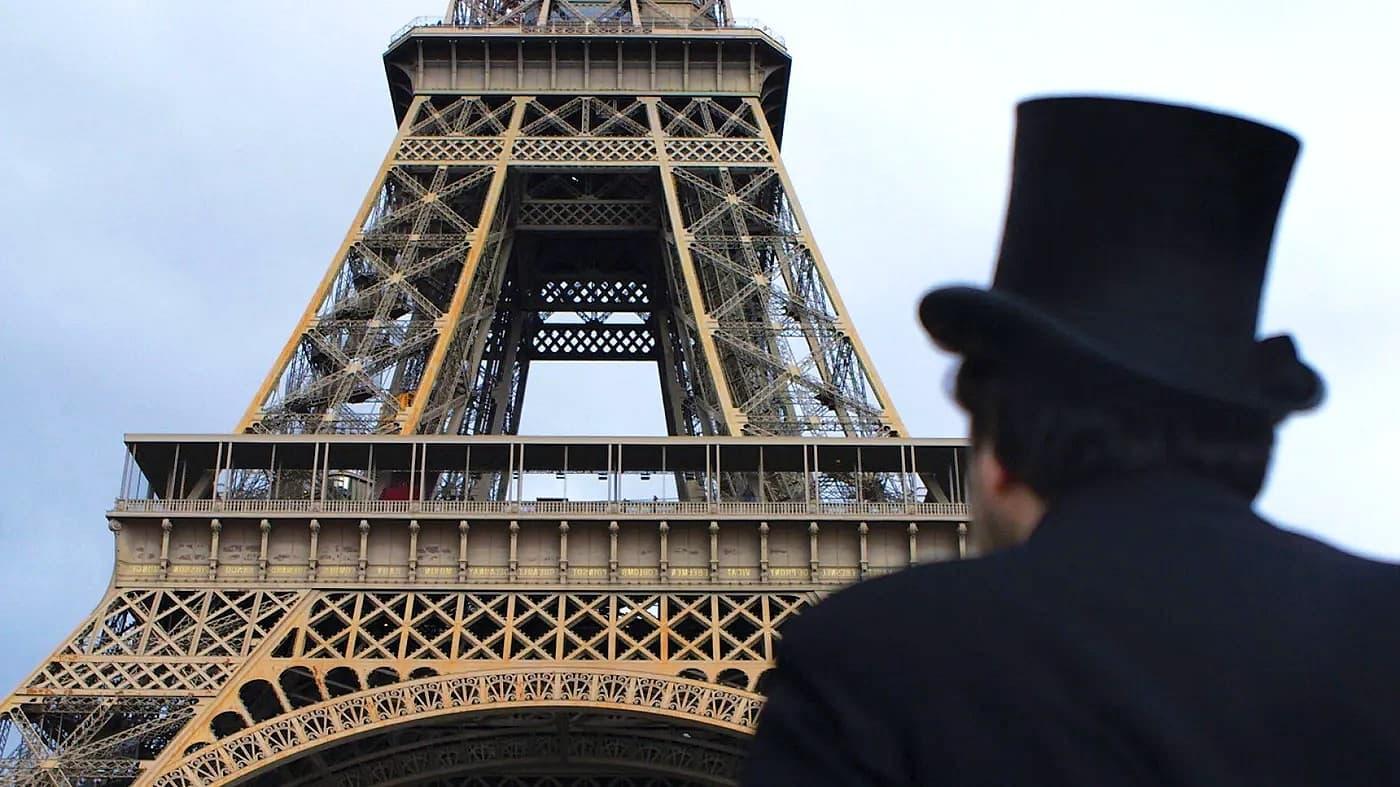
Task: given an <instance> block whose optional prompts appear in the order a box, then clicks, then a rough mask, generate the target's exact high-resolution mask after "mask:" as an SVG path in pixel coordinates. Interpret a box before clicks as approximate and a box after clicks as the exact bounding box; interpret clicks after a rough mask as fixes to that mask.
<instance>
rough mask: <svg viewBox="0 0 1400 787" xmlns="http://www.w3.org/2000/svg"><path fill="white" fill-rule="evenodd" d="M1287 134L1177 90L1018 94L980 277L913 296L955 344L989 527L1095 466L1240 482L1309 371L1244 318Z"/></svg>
mask: <svg viewBox="0 0 1400 787" xmlns="http://www.w3.org/2000/svg"><path fill="white" fill-rule="evenodd" d="M1298 149H1299V143H1298V140H1297V139H1296V138H1295V137H1293V136H1292V135H1291V134H1288V133H1287V132H1284V131H1281V130H1279V129H1276V128H1271V127H1269V126H1265V125H1263V124H1260V123H1256V122H1253V121H1250V120H1246V119H1243V118H1238V117H1232V116H1229V115H1222V114H1218V113H1215V112H1208V111H1205V110H1200V109H1195V108H1191V107H1184V106H1173V105H1167V104H1159V103H1154V102H1144V101H1132V100H1123V99H1111V98H1096V97H1087V98H1073V97H1062V98H1049V99H1038V100H1033V101H1027V102H1024V103H1022V104H1021V105H1020V106H1019V107H1018V110H1017V128H1016V142H1015V152H1014V160H1013V163H1012V179H1011V195H1010V199H1009V202H1008V204H1007V212H1006V227H1005V230H1004V232H1003V233H1002V242H1001V253H1000V256H999V257H998V259H997V265H996V273H995V276H994V277H993V281H992V286H991V287H990V288H980V287H966V286H953V287H942V288H939V289H936V290H934V291H932V292H930V293H928V294H927V295H926V296H925V297H924V299H923V302H922V303H921V304H920V309H919V314H920V319H921V320H922V321H923V324H924V327H925V329H927V330H928V332H929V335H930V336H932V337H933V339H934V340H935V341H936V342H937V343H938V344H939V345H940V346H941V347H943V348H944V349H945V350H948V351H950V352H953V353H956V354H958V355H960V356H962V357H963V358H964V359H965V360H964V363H963V367H962V369H961V371H960V372H959V374H958V381H957V391H956V396H957V399H958V401H959V402H960V403H961V404H962V406H963V407H964V408H966V409H967V411H968V412H969V414H970V415H971V416H972V436H973V442H974V461H973V472H972V473H970V474H969V480H970V482H971V484H972V486H973V489H972V499H973V502H974V505H975V507H976V509H977V512H978V513H979V514H980V517H979V518H980V519H981V520H982V522H983V523H982V526H981V528H979V529H981V530H982V531H983V532H984V534H986V535H989V536H991V537H992V538H991V542H992V543H991V545H997V544H998V543H1004V542H1016V541H1020V540H1022V539H1023V538H1024V537H1025V535H1026V534H1028V533H1029V531H1030V528H1032V527H1033V526H1034V525H1035V523H1036V522H1037V521H1038V520H1039V519H1040V514H1041V513H1042V512H1043V511H1044V509H1045V507H1046V506H1047V505H1053V504H1054V503H1055V502H1056V500H1057V499H1059V498H1060V497H1061V496H1063V495H1065V494H1068V493H1070V492H1072V491H1074V490H1075V489H1077V488H1079V487H1082V486H1086V485H1089V484H1092V483H1094V482H1097V481H1100V480H1106V479H1107V478H1108V477H1110V476H1114V475H1123V474H1130V473H1138V472H1144V471H1151V470H1159V469H1171V470H1178V471H1187V472H1193V473H1197V474H1201V475H1205V476H1209V477H1211V478H1214V479H1217V480H1220V481H1223V482H1224V483H1226V484H1228V485H1229V486H1231V487H1233V488H1234V489H1236V490H1237V491H1238V492H1239V493H1240V494H1241V495H1242V496H1244V497H1247V498H1253V497H1254V496H1255V495H1257V494H1258V492H1259V487H1260V486H1261V484H1262V482H1263V478H1264V473H1265V471H1266V469H1267V467H1268V462H1269V455H1270V452H1271V450H1272V447H1273V432H1274V427H1275V426H1276V425H1277V424H1278V422H1279V421H1280V420H1282V418H1283V417H1284V416H1285V415H1287V414H1289V413H1293V412H1298V411H1301V410H1307V409H1310V408H1312V407H1315V406H1316V405H1317V404H1318V403H1319V402H1321V401H1322V397H1323V390H1324V387H1323V384H1322V379H1321V378H1320V377H1319V376H1318V375H1317V373H1316V372H1315V371H1314V370H1313V369H1312V368H1311V367H1310V366H1308V364H1306V363H1305V362H1303V361H1302V360H1301V359H1300V358H1299V357H1298V353H1297V348H1296V346H1295V345H1294V342H1293V340H1292V338H1291V337H1289V336H1272V337H1267V338H1261V337H1259V336H1258V334H1257V327H1258V318H1259V302H1260V297H1261V295H1262V292H1263V286H1264V281H1265V277H1266V273H1267V269H1268V261H1269V252H1270V247H1271V245H1272V242H1273V236H1274V228H1275V225H1276V223H1277V220H1278V213H1279V208H1280V206H1281V205H1282V203H1283V197H1284V193H1285V191H1286V189H1287V185H1288V180H1289V177H1290V175H1291V173H1292V170H1293V163H1294V160H1295V158H1296V157H1297V154H1298ZM974 532H975V531H974Z"/></svg>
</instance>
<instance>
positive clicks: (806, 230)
mask: <svg viewBox="0 0 1400 787" xmlns="http://www.w3.org/2000/svg"><path fill="white" fill-rule="evenodd" d="M747 102H748V104H749V107H750V108H751V109H752V110H753V115H754V118H756V119H757V121H758V124H759V127H760V128H761V129H763V138H764V141H766V142H767V143H768V147H769V149H771V150H772V151H773V167H774V168H775V169H776V170H777V171H778V177H779V178H780V179H781V180H782V184H783V191H784V192H785V194H786V196H787V199H788V201H789V202H791V203H792V212H793V213H794V214H796V216H797V222H798V226H799V227H801V228H802V234H803V235H804V236H805V237H806V240H807V243H808V246H809V248H810V249H811V250H812V257H813V261H814V262H815V263H816V266H817V270H819V271H820V272H821V278H822V284H824V285H825V286H826V288H827V297H829V298H831V301H832V303H833V304H834V305H835V307H836V319H837V321H838V322H839V323H840V325H841V332H842V333H843V334H845V336H846V337H847V338H848V339H850V340H851V343H852V344H853V345H855V351H856V358H858V359H859V360H860V364H861V366H862V367H863V370H864V372H865V374H866V376H867V377H868V378H869V380H870V384H871V385H872V386H873V387H874V388H875V392H876V396H877V397H878V398H879V403H880V407H881V408H882V409H883V410H884V411H885V415H886V417H887V418H888V419H889V421H890V423H891V425H892V426H893V427H894V430H895V433H896V434H899V435H908V434H909V430H908V429H906V428H905V427H904V419H902V418H900V417H899V411H898V409H897V408H896V407H895V405H894V399H893V398H892V397H891V396H890V394H889V391H888V390H887V389H886V388H885V384H884V382H883V381H882V380H881V379H880V374H879V372H877V371H876V369H875V364H874V363H872V362H871V360H870V353H869V351H867V350H866V349H865V343H864V342H862V341H861V340H860V334H859V333H858V332H857V331H856V327H855V324H854V323H853V322H851V316H850V312H849V311H848V310H847V309H846V303H845V301H843V300H841V291H840V290H839V289H837V288H836V286H835V285H834V284H833V279H832V277H831V270H830V269H829V268H827V266H826V258H825V257H823V256H822V253H821V247H819V246H818V245H817V241H816V238H815V237H814V236H813V235H812V229H811V226H812V225H811V224H810V223H809V222H808V221H807V214H806V213H804V212H803V211H802V204H801V202H799V201H798V199H797V189H796V188H794V187H793V185H792V178H791V177H790V176H789V175H788V171H787V167H786V166H785V165H784V164H783V159H782V156H781V155H780V154H779V153H778V142H777V140H776V139H774V137H773V129H772V127H771V126H769V125H768V118H767V116H766V115H765V114H764V113H763V108H762V107H761V106H759V104H758V102H757V101H756V100H754V99H747Z"/></svg>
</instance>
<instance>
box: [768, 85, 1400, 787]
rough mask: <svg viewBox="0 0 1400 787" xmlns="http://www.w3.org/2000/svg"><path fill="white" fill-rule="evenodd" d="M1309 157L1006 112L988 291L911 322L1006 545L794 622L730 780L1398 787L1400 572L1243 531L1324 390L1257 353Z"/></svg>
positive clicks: (1152, 121) (976, 501)
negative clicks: (1293, 194) (952, 369)
mask: <svg viewBox="0 0 1400 787" xmlns="http://www.w3.org/2000/svg"><path fill="white" fill-rule="evenodd" d="M1297 148H1298V143H1297V141H1296V140H1295V139H1294V138H1293V137H1291V136H1290V135H1288V134H1286V133H1284V132H1281V131H1278V130H1276V129H1272V128H1269V127H1267V126H1263V125H1260V124H1257V123H1252V122H1249V121H1246V120H1242V119H1239V118H1233V117H1228V116H1224V115H1219V114H1215V113H1210V112H1204V111H1201V110H1196V109H1190V108H1185V107H1177V106H1166V105H1162V104H1152V103H1146V102H1137V101H1122V100H1110V99H1100V98H1054V99H1045V100H1038V101H1030V102H1027V103H1025V104H1022V105H1021V106H1020V108H1019V111H1018V128H1017V139H1016V148H1015V160H1014V175H1013V180H1012V188H1011V199H1010V203H1009V206H1008V209H1007V222H1006V228H1005V234H1004V236H1003V239H1002V250H1001V256H1000V258H999V260H998V263H997V271H996V275H995V280H994V282H993V284H992V287H991V288H990V289H989V290H979V289H973V288H966V287H954V288H945V289H940V290H936V291H934V292H932V293H930V294H929V295H927V296H926V297H925V299H924V301H923V303H922V306H921V308H920V315H921V318H922V321H923V323H924V326H925V328H926V329H927V330H928V331H929V333H930V334H931V335H932V337H933V338H934V339H935V341H937V342H938V343H939V344H940V345H941V346H943V347H944V348H945V349H947V350H949V351H952V352H954V353H958V354H959V355H961V356H962V364H961V367H960V369H959V371H958V373H957V381H956V391H955V395H956V398H957V400H958V402H959V404H960V405H961V406H962V407H963V408H964V409H966V410H967V412H968V413H969V415H970V416H971V430H972V468H971V472H970V474H969V476H970V477H969V481H968V485H969V496H970V499H971V500H972V513H973V520H974V521H973V528H974V532H976V531H981V534H982V535H983V537H984V543H986V544H988V545H989V546H991V547H1000V549H998V550H996V551H992V552H990V553H989V554H988V555H987V556H985V557H982V558H979V559H975V560H968V561H964V562H958V563H943V564H937V565H928V566H921V567H918V568H913V569H910V570H908V571H905V572H902V573H901V574H897V575H894V576H891V577H887V578H883V579H880V580H876V581H873V582H869V583H865V584H863V585H860V586H857V587H854V588H850V589H848V590H845V591H842V592H840V593H837V594H835V595H834V596H832V597H831V598H830V599H828V600H826V601H824V602H822V603H821V604H819V605H817V606H816V607H814V608H813V609H811V610H810V611H808V612H806V613H805V614H804V615H803V616H802V617H801V618H799V619H798V620H797V621H795V622H794V623H792V624H791V625H789V626H788V627H787V629H786V630H785V631H784V637H783V640H782V642H781V644H780V646H779V649H778V656H777V669H776V670H775V672H774V673H773V675H772V676H771V683H770V684H769V698H770V699H769V704H768V706H767V707H766V709H765V710H764V712H763V714H762V717H761V719H760V721H759V728H758V735H757V738H756V740H755V743H754V748H753V751H752V754H751V757H750V761H749V766H748V771H747V774H746V777H745V783H746V784H748V785H752V786H753V787H758V786H760V785H825V784H830V785H864V784H881V785H885V784H929V785H971V784H977V785H1076V786H1081V787H1082V786H1100V785H1142V784H1147V785H1271V786H1275V785H1295V784H1296V785H1331V784H1335V785H1375V784H1400V569H1397V568H1395V567H1392V566H1388V565H1383V564H1379V563H1373V562H1369V561H1366V560H1362V559H1359V558H1355V557H1351V556H1348V555H1346V554H1343V553H1341V552H1338V551H1336V550H1334V549H1331V548H1329V547H1327V546H1324V545H1322V544H1320V543H1318V542H1316V541H1313V540H1311V539H1308V538H1305V537H1302V536H1299V535H1295V534H1292V533H1288V532H1285V531H1283V530H1279V529H1277V528H1275V527H1273V526H1272V525H1270V524H1269V523H1267V522H1265V521H1263V520H1261V519H1259V518H1258V517H1257V516H1256V515H1255V514H1254V513H1253V512H1252V511H1251V502H1252V500H1253V499H1254V497H1255V496H1256V495H1257V494H1258V492H1259V488H1260V486H1261V484H1262V482H1263V479H1264V476H1265V472H1266V469H1267V465H1268V461H1269V456H1270V453H1271V451H1272V447H1273V439H1274V429H1275V427H1276V426H1277V425H1278V423H1279V422H1280V421H1281V420H1282V419H1283V418H1284V417H1286V416H1287V415H1288V414H1290V413H1292V412H1296V411H1300V410H1305V409H1308V408H1311V407H1314V406H1315V405H1317V403H1318V402H1319V401H1320V400H1321V397H1322V390H1323V389H1322V382H1321V380H1320V379H1319V378H1318V376H1317V375H1316V374H1315V373H1314V372H1313V370H1312V369H1311V368H1309V367H1308V366H1307V365H1305V364H1304V363H1303V362H1301V361H1300V360H1299V359H1298V356H1297V355H1296V353H1295V351H1294V345H1293V342H1292V340H1291V339H1290V338H1288V337H1274V338H1268V339H1263V340H1258V339H1256V337H1255V323H1256V319H1257V313H1258V305H1259V297H1260V290H1261V287H1262V284H1263V281H1264V273H1265V269H1266V266H1267V261H1268V255H1269V248H1270V245H1271V244H1272V238H1273V232H1274V224H1275V221H1276V218H1277V213H1278V209H1279V206H1280V203H1281V202H1282V199H1283V194H1284V190H1285V187H1286V185H1287V181H1288V177H1289V173H1290V172H1291V170H1292V166H1293V161H1294V158H1295V157H1296V154H1297ZM1321 263H1322V261H1319V264H1321ZM1337 437H1338V451H1337V454H1336V455H1335V456H1332V457H1326V458H1323V457H1319V460H1320V461H1345V460H1346V453H1345V451H1344V450H1343V446H1344V441H1345V439H1346V436H1345V435H1338V436H1337ZM1319 493H1320V494H1323V493H1325V492H1323V491H1322V490H1319ZM1387 497H1388V491H1387V490H1380V489H1378V490H1377V506H1376V515H1377V516H1378V517H1381V518H1393V514H1392V513H1391V509H1390V506H1389V504H1388V503H1387V502H1385V499H1386V498H1387Z"/></svg>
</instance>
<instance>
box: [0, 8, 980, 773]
mask: <svg viewBox="0 0 1400 787" xmlns="http://www.w3.org/2000/svg"><path fill="white" fill-rule="evenodd" d="M384 62H385V67H386V73H387V75H388V78H389V86H390V92H391V95H392V97H393V103H394V109H395V113H396V118H397V120H398V133H397V135H396V136H395V138H394V140H393V143H392V144H391V146H390V149H389V151H388V153H387V155H386V157H385V159H384V161H383V162H382V164H381V166H380V167H379V169H378V171H377V173H376V175H375V177H374V179H373V183H372V184H371V187H370V188H369V190H368V192H367V194H366V196H365V199H364V201H363V203H362V204H361V206H360V209H359V211H358V213H357V215H356V216H355V218H354V220H353V222H352V224H351V227H350V229H349V231H348V232H347V233H346V235H345V238H344V240H343V242H342V243H341V245H340V247H339V248H338V249H337V251H336V252H335V254H334V256H333V259H332V261H331V265H330V267H329V269H328V270H327V272H326V274H325V276H324V277H323V279H322V280H321V282H320V284H319V285H318V287H317V289H316V291H315V293H314V295H313V296H312V298H311V300H310V302H309V304H308V307H307V310H306V312H305V314H304V315H303V317H302V319H301V320H299V322H298V324H297V326H296V328H295V329H294V331H293V334H292V336H291V338H290V339H289V341H288V342H287V344H286V346H285V347H284V348H283V349H282V351H281V353H280V354H279V356H278V357H277V359H276V361H275V362H274V364H273V367H272V369H271V371H270V372H269V374H268V376H267V378H266V379H265V380H264V382H263V384H262V385H261V386H260V388H259V390H258V392H257V394H256V396H255V397H254V400H253V401H252V403H251V405H250V406H249V408H248V410H247V412H246V413H245V415H244V417H243V419H242V421H241V422H240V423H239V425H238V427H237V428H236V429H235V430H234V433H233V434H229V435H214V436H198V435H175V436H131V437H129V438H128V440H127V448H128V451H127V466H126V469H125V472H124V474H123V481H122V488H121V492H120V494H119V496H118V499H117V500H116V502H115V504H114V506H113V508H112V510H111V511H109V512H108V514H107V519H108V523H109V526H110V529H111V531H112V533H113V536H114V539H115V565H114V570H113V580H112V584H111V587H110V589H109V590H108V592H107V594H106V596H105V597H104V598H103V599H102V601H101V602H100V603H99V604H98V606H97V608H96V609H95V610H94V611H93V613H92V614H91V615H90V616H89V617H88V618H87V619H86V620H84V621H83V622H82V623H81V624H80V625H79V627H78V628H77V629H76V630H75V631H74V632H73V633H72V634H71V635H70V636H69V637H68V638H67V639H66V640H64V641H63V642H62V643H61V645H60V646H59V647H58V648H57V649H56V650H55V651H54V653H53V654H52V655H51V656H50V657H49V658H48V659H46V660H45V661H44V662H43V663H42V664H41V665H40V666H39V667H38V668H37V669H36V670H35V671H34V672H33V673H32V674H31V675H29V676H28V677H27V678H26V679H25V681H24V682H23V683H22V684H21V685H20V686H19V687H18V688H17V689H16V690H15V692H14V693H12V694H11V695H10V696H9V697H8V698H6V699H5V700H4V703H3V705H0V783H4V784H16V785H128V784H140V785H159V786H160V787H191V786H192V785H212V784H229V783H250V784H268V785H271V784H279V785H280V784H297V785H321V784H363V785H372V784H414V785H444V786H446V785H498V786H499V785H522V786H523V785H580V786H581V785H619V786H623V785H639V786H640V785H692V784H693V785H716V784H730V783H733V781H734V780H735V778H736V774H737V773H738V768H739V766H740V763H741V761H742V756H743V749H744V741H745V740H746V738H747V736H748V735H749V733H750V732H751V731H752V729H753V726H754V724H755V722H756V719H757V714H758V711H759V709H760V707H761V705H762V689H763V678H764V674H765V671H766V670H767V668H768V667H769V666H770V664H771V659H772V652H773V644H774V642H775V641H776V640H777V639H778V638H779V637H780V636H781V630H782V627H783V625H784V624H785V622H786V621H788V620H791V619H792V618H793V617H794V616H795V615H797V614H799V613H800V612H801V610H802V609H803V608H805V607H806V606H807V605H810V604H811V603H814V602H815V601H816V600H817V599H819V598H820V597H821V596H822V595H823V594H825V593H828V592H830V591H831V590H833V589H835V588H838V587H840V586H842V585H844V584H847V583H850V582H854V581H859V580H861V579H864V578H867V577H872V576H878V575H880V574H884V573H889V572H892V571H897V570H901V569H903V568H905V567H907V566H909V565H912V564H914V563H918V562H921V561H931V560H944V559H957V558H959V557H962V556H963V555H965V554H966V552H967V525H966V518H967V512H966V506H965V505H964V504H963V503H962V499H961V492H960V488H961V473H960V466H961V465H962V464H964V463H965V460H966V456H965V453H964V452H965V448H964V447H963V446H962V445H961V444H960V443H958V442H957V441H938V440H911V439H909V438H908V437H907V436H905V430H904V428H903V425H902V424H901V422H900V420H899V417H898V415H897V414H896V412H895V411H894V409H893V407H892V405H891V403H890V401H889V397H888V395H887V394H886V392H885V390H884V388H883V387H882V385H881V383H880V381H879V378H878V377H877V376H876V375H875V373H874V369H873V368H872V366H871V364H870V362H869V358H868V356H867V354H866V352H865V350H864V348H863V347H862V345H861V343H860V340H859V338H858V336H857V334H856V332H855V330H854V327H853V326H852V325H851V323H850V319H849V316H848V314H847V312H846V309H845V307H844V306H843V304H842V302H841V300H840V297H839V295H838V293H837V291H836V288H835V286H834V284H833V282H832V279H831V276H830V273H829V271H828V270H827V267H826V265H825V263H824V261H823V259H822V257H821V254H820V251H819V250H818V248H817V246H816V243H815V242H814V240H813V238H812V235H811V232H810V228H809V227H808V224H807V221H806V219H805V217H804V215H803V213H802V210H801V208H800V206H799V205H798V202H797V200H796V196H795V194H794V191H793V187H792V183H791V181H790V179H789V177H788V173H787V171H786V169H785V168H784V166H783V162H782V158H781V154H780V151H779V141H780V139H781V137H782V129H783V121H784V105H785V99H786V85H787V73H788V67H789V59H788V55H787V53H786V51H785V49H784V46H783V44H782V42H781V41H780V40H779V39H778V38H776V36H774V35H773V34H772V33H771V32H769V31H766V30H764V29H762V28H759V27H756V26H752V25H748V26H746V25H744V24H742V23H740V22H738V21H736V20H735V19H734V17H733V15H732V11H731V9H730V7H729V3H728V2H727V0H534V1H533V2H516V1H515V0H454V2H453V3H452V4H451V5H450V6H449V8H448V10H447V13H446V14H445V16H444V17H443V18H441V19H433V20H420V21H418V22H416V23H414V24H413V25H410V26H409V27H407V28H405V29H404V30H403V31H401V32H400V33H399V34H397V35H395V37H394V39H393V41H392V42H391V44H390V46H389V48H388V51H387V52H386V53H385V55H384ZM559 360H586V361H619V360H625V361H646V362H650V363H654V364H655V366H656V369H657V373H658V379H659V381H660V388H661V392H662V398H663V406H664V411H665V417H666V422H667V427H668V432H669V434H670V436H669V437H664V438H525V437H517V436H515V435H516V433H517V432H518V431H519V426H520V415H521V407H522V404H523V401H524V393H525V390H526V387H527V384H528V382H529V379H530V369H531V365H532V364H533V363H536V362H549V361H559ZM658 485H659V486H658ZM555 486H559V487H562V488H561V489H558V490H556V489H555ZM571 490H572V491H571Z"/></svg>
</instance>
